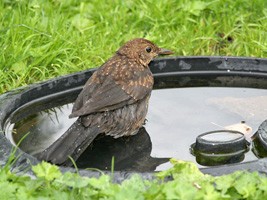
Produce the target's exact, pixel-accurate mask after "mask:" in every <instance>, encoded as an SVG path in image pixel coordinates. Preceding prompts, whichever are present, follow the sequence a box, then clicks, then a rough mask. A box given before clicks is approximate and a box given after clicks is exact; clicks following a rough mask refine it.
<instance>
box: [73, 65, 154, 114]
mask: <svg viewBox="0 0 267 200" xmlns="http://www.w3.org/2000/svg"><path fill="white" fill-rule="evenodd" d="M125 69H126V68H125ZM122 71H123V70H122ZM149 72H150V71H149ZM150 73H151V72H150ZM142 74H144V73H142ZM137 75H138V74H137ZM140 78H141V79H140ZM145 78H146V77H143V78H142V77H139V78H135V79H134V78H133V77H130V76H129V77H128V78H127V77H124V78H123V79H118V77H114V76H112V75H105V73H103V71H101V70H98V71H96V72H95V73H94V74H93V76H92V77H91V78H90V79H89V80H88V81H87V83H86V84H85V87H84V88H83V90H82V92H81V93H80V94H79V96H78V98H77V100H76V102H75V104H74V106H73V110H72V114H71V115H70V117H78V116H83V115H88V114H91V113H94V112H103V111H109V110H115V109H118V108H121V107H123V106H125V105H127V104H132V103H134V102H137V101H139V100H140V99H143V98H144V97H146V96H147V95H148V94H150V92H151V89H152V86H153V83H152V84H150V85H151V86H150V87H148V86H146V85H145V83H143V82H142V81H145V80H146V79H145ZM139 79H140V80H139Z"/></svg>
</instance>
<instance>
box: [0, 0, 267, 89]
mask: <svg viewBox="0 0 267 200" xmlns="http://www.w3.org/2000/svg"><path fill="white" fill-rule="evenodd" d="M266 5H267V1H265V0H255V1H251V0H236V1H232V0H214V1H204V0H203V1H194V0H192V1H187V0H169V1H165V0H156V1H155V0H148V1H143V0H136V1H130V0H114V1H112V2H111V1H104V0H102V1H99V0H91V1H89V0H88V1H76V0H49V1H48V0H3V1H1V2H0V47H1V50H2V51H1V55H0V93H2V92H5V91H7V90H11V89H13V88H16V87H18V86H22V85H27V84H31V83H34V82H36V81H41V80H46V79H49V78H52V77H56V76H59V75H63V74H68V73H72V72H76V71H80V70H84V69H87V68H92V67H97V66H99V65H101V64H102V63H103V62H104V61H105V60H106V59H107V58H109V57H110V56H111V55H112V54H113V53H114V52H115V51H116V50H117V49H118V48H119V47H120V45H122V44H123V43H124V42H125V41H127V40H130V39H132V38H136V37H145V38H147V39H150V40H152V41H154V42H155V43H156V44H158V45H159V46H162V47H165V48H169V49H172V50H174V51H175V52H176V55H179V56H189V55H231V56H255V57H266V55H267V40H266V31H267V8H266Z"/></svg>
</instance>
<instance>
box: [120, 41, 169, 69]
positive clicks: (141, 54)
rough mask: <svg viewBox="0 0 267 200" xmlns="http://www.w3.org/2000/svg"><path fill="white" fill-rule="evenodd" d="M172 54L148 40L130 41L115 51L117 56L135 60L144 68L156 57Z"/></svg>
mask: <svg viewBox="0 0 267 200" xmlns="http://www.w3.org/2000/svg"><path fill="white" fill-rule="evenodd" d="M172 53H173V52H172V51H170V50H167V49H162V48H159V47H158V46H156V45H155V44H153V43H152V42H150V41H149V40H146V39H143V38H136V39H133V40H130V41H128V42H126V43H125V44H124V45H123V46H122V47H121V48H120V49H119V50H118V51H117V54H120V55H124V56H126V57H128V58H131V59H135V60H136V61H137V62H139V63H141V64H142V65H144V66H148V64H149V63H150V62H151V61H152V60H153V59H154V58H155V57H157V56H158V55H169V54H172Z"/></svg>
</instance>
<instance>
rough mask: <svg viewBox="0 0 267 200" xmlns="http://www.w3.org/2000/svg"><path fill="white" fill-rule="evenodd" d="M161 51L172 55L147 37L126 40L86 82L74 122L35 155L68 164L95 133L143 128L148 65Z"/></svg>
mask: <svg viewBox="0 0 267 200" xmlns="http://www.w3.org/2000/svg"><path fill="white" fill-rule="evenodd" d="M161 54H165V55H168V54H172V52H171V51H170V50H166V49H161V48H159V47H157V46H156V45H155V44H153V43H152V42H150V41H149V40H146V39H142V38H137V39H133V40H131V41H128V42H127V43H125V44H124V45H123V46H122V47H121V48H120V49H119V50H118V51H117V52H116V53H115V55H114V56H113V57H111V58H110V59H109V60H108V61H107V62H106V63H104V64H103V65H102V66H101V67H100V68H98V69H97V70H96V71H95V72H94V74H93V75H92V76H91V77H90V78H89V80H88V81H87V82H86V84H85V86H84V88H83V90H82V91H81V93H80V94H79V95H78V98H77V100H76V101H75V103H74V106H73V109H72V113H71V115H70V117H71V118H72V117H78V119H77V121H76V122H74V124H72V126H71V127H70V128H69V129H68V130H67V131H66V132H65V133H64V134H63V135H62V136H61V137H60V138H59V139H58V140H56V141H55V142H54V143H53V144H52V145H51V146H49V147H48V148H47V149H46V150H44V151H43V152H41V153H39V154H38V155H37V158H38V159H40V160H46V161H49V162H51V163H54V164H59V165H71V164H72V163H71V160H70V159H69V156H70V157H72V158H73V159H74V160H76V159H77V158H78V157H79V156H80V155H81V154H82V153H83V152H84V150H85V149H86V148H87V147H88V146H89V145H90V143H91V142H92V141H93V140H94V139H95V138H96V136H97V135H99V134H101V133H104V134H105V135H110V136H113V137H114V138H118V137H122V136H130V135H134V134H136V133H137V132H138V130H139V128H141V127H142V125H143V123H144V121H145V117H146V114H147V110H148V101H149V97H150V94H151V91H152V87H153V83H154V79H153V76H152V73H151V71H150V69H149V67H148V64H149V63H150V61H151V60H152V59H153V58H155V57H156V56H158V55H161Z"/></svg>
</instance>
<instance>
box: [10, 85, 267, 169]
mask: <svg viewBox="0 0 267 200" xmlns="http://www.w3.org/2000/svg"><path fill="white" fill-rule="evenodd" d="M265 102H267V90H264V89H249V88H223V87H222V88H220V87H192V88H173V89H161V90H153V92H152V95H151V99H150V104H149V111H148V115H147V122H146V124H145V126H144V128H145V129H142V130H141V132H140V133H139V134H137V135H136V136H133V137H130V138H120V139H118V140H114V139H112V138H109V137H99V138H98V139H97V140H96V141H95V143H94V144H93V145H91V147H89V149H87V152H86V153H85V154H84V155H83V156H82V158H81V159H79V160H78V163H79V166H80V167H97V168H100V169H101V168H102V169H109V168H110V163H111V157H112V155H115V168H116V166H117V169H119V170H123V169H127V170H137V171H153V170H163V169H167V168H169V167H170V166H171V165H170V163H169V162H167V160H168V158H176V159H181V160H188V161H193V162H196V161H195V157H194V156H193V155H191V154H190V150H189V149H190V145H191V144H192V143H194V142H195V139H196V137H197V136H198V135H199V134H201V133H204V132H208V131H214V130H222V129H224V127H229V126H230V127H232V125H233V124H239V125H234V127H236V126H240V124H241V125H242V124H243V125H246V128H245V132H246V138H247V139H248V140H250V136H251V135H252V134H253V133H254V132H255V131H256V130H257V128H258V126H259V125H260V124H261V122H263V121H264V120H265V119H267V104H265ZM255 105H257V106H255ZM71 109H72V104H67V105H62V106H60V107H57V108H54V109H52V110H49V111H42V112H39V113H35V114H33V115H31V116H29V117H27V118H25V119H23V120H21V121H19V122H18V123H16V124H15V125H14V128H13V132H15V133H13V134H12V140H13V142H14V143H18V142H19V141H20V140H21V138H22V137H23V136H24V135H25V134H26V133H28V135H27V137H26V138H25V139H24V140H23V141H22V142H21V144H20V148H21V149H22V150H23V151H25V152H27V153H30V154H33V155H34V154H35V153H38V152H40V151H42V150H43V149H45V148H46V147H48V146H49V145H50V144H51V143H52V142H53V141H55V140H56V139H57V138H58V137H59V136H60V135H61V134H62V133H64V132H65V131H66V130H67V129H68V127H69V126H70V125H71V124H72V123H73V122H74V121H75V119H69V118H68V115H69V114H70V113H71ZM242 128H244V127H242ZM117 154H118V155H117ZM101 159H102V160H101ZM255 159H257V158H256V157H255V155H254V154H253V153H252V152H251V151H249V152H248V153H246V154H245V158H244V161H250V160H255ZM98 162H99V163H102V164H99V165H98ZM92 163H94V165H92ZM199 166H200V165H199ZM200 167H203V166H200Z"/></svg>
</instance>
